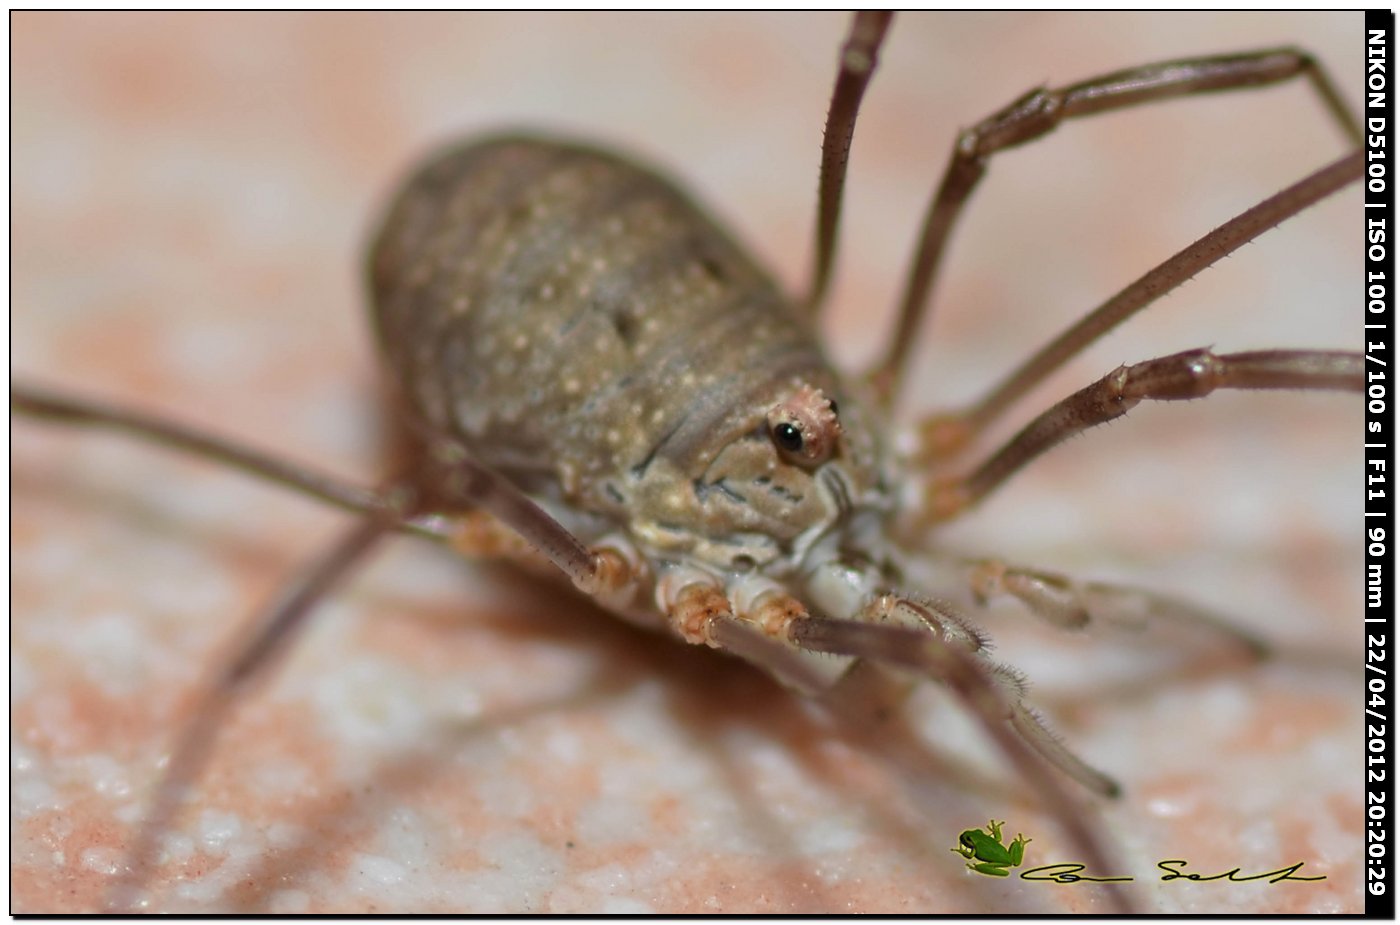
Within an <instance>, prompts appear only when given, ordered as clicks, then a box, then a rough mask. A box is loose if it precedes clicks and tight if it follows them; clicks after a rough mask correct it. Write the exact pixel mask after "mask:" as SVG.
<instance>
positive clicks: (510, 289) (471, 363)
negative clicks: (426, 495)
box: [370, 137, 841, 517]
mask: <svg viewBox="0 0 1400 925" xmlns="http://www.w3.org/2000/svg"><path fill="white" fill-rule="evenodd" d="M370 275H371V280H370V283H371V289H372V294H373V300H374V307H373V311H374V316H375V324H376V327H377V331H378V336H379V339H380V344H381V347H382V349H383V352H384V354H385V356H386V357H387V361H388V363H389V365H390V367H391V369H392V372H393V375H394V378H395V379H396V384H397V386H398V387H399V389H400V391H401V393H402V395H403V397H404V398H405V399H406V401H407V403H408V404H409V405H410V407H411V412H412V414H413V416H414V417H415V418H417V420H418V423H419V424H421V425H424V426H426V427H428V428H429V429H431V430H432V431H436V432H445V433H449V434H451V435H452V436H454V437H456V438H458V439H460V440H461V441H463V442H464V443H465V444H466V445H467V446H469V447H470V448H471V449H472V451H473V452H474V454H475V455H476V456H477V457H478V458H479V459H480V460H481V461H482V462H485V463H487V464H488V465H492V466H495V467H497V468H498V469H499V470H500V471H502V472H503V473H505V474H508V475H509V476H511V478H512V479H513V480H515V481H517V483H519V484H521V485H522V486H525V487H528V489H529V490H532V491H535V492H538V493H543V494H546V495H549V494H554V493H556V492H557V493H558V496H559V497H562V498H563V499H565V500H568V501H570V502H571V503H576V504H581V505H582V506H583V507H585V508H587V509H589V510H593V511H598V512H604V511H607V512H614V513H616V514H618V515H619V516H624V517H625V516H626V510H625V509H626V507H627V506H628V505H629V503H630V502H631V500H632V495H633V494H634V492H635V491H636V489H637V485H638V478H637V476H638V475H639V474H645V470H646V469H647V468H648V467H649V466H650V465H651V464H652V463H654V462H655V461H656V460H658V459H661V458H664V459H665V460H666V461H668V462H669V463H671V464H672V465H673V466H674V467H676V469H677V470H679V471H680V472H684V473H688V474H690V475H691V476H692V477H694V476H698V475H699V474H700V473H701V472H702V471H703V470H704V468H705V466H706V464H707V463H708V461H709V456H711V455H713V453H714V452H716V451H717V449H716V448H718V447H722V446H723V445H725V444H726V443H727V442H730V441H732V440H733V439H735V437H736V434H735V433H734V429H735V428H736V427H743V428H749V427H750V426H751V425H750V419H751V417H752V409H753V408H754V407H763V406H765V405H766V404H771V403H772V402H773V401H774V400H775V399H776V397H777V396H778V395H780V394H781V393H783V392H784V390H787V389H790V388H791V387H792V383H793V382H796V381H801V382H806V383H810V384H812V385H814V386H817V387H820V388H823V389H825V390H827V392H828V394H836V393H839V392H840V391H841V390H840V389H839V387H838V384H837V383H836V382H835V381H834V374H833V373H831V372H830V371H829V368H828V365H827V363H826V361H825V359H824V358H823V357H822V355H821V352H820V349H819V348H818V346H817V344H816V341H815V339H814V338H813V336H812V335H811V333H810V332H809V331H808V330H807V329H806V328H805V326H804V324H803V322H801V321H799V320H798V319H797V317H796V314H795V312H794V311H793V309H792V308H791V307H790V306H789V305H788V304H787V302H786V301H785V300H784V299H783V297H782V295H781V294H780V293H779V291H778V289H777V287H776V286H775V285H774V284H773V282H772V281H771V280H770V279H769V278H768V276H767V275H765V274H764V273H763V272H762V271H761V270H759V269H758V268H757V267H755V266H754V264H753V263H752V262H751V261H750V260H749V259H748V258H747V257H745V256H744V255H743V254H742V253H741V252H740V250H739V249H738V247H737V246H736V245H734V244H733V243H732V242H731V241H730V239H729V238H728V237H727V236H726V235H725V234H724V233H723V232H721V231H720V230H719V229H718V228H716V227H715V225H714V223H713V222H712V221H711V220H710V219H709V218H708V217H707V216H705V215H704V214H703V213H702V212H701V211H700V210H699V209H697V208H696V207H695V206H694V205H693V204H692V203H691V202H690V201H689V200H688V199H687V198H685V197H684V196H683V195H682V194H681V193H679V192H678V191H677V190H676V189H675V188H674V187H673V186H671V185H670V184H669V183H667V182H666V181H664V180H662V179H661V178H660V177H658V176H657V175H655V174H653V173H651V172H649V171H647V170H644V169H642V168H639V167H637V166H634V165H632V164H631V163H629V162H627V161H625V160H623V159H621V158H619V157H617V156H615V155H611V154H607V153H604V152H601V151H598V150H594V149H590V148H586V147H581V146H577V145H570V144H561V143H556V142H551V141H545V140H540V139H533V138H523V137H499V138H493V139H489V140H486V141H481V142H477V143H473V144H467V145H465V146H460V147H457V148H455V149H452V150H449V151H448V152H446V153H444V154H441V155H439V156H437V157H436V158H434V159H433V160H432V161H430V162H429V163H428V164H427V165H426V166H425V167H424V168H422V169H421V170H420V171H419V172H418V173H417V174H416V175H415V176H414V177H413V179H412V180H411V181H410V182H409V183H408V185H407V187H406V188H405V189H404V191H403V192H402V193H401V194H400V196H399V198H398V199H397V201H396V202H395V203H394V205H393V207H392V209H391V210H390V213H389V216H388V218H387V219H386V221H385V223H384V225H383V227H382V229H381V230H380V232H379V235H378V237H377V239H376V240H375V243H374V248H373V252H372V255H371V264H370Z"/></svg>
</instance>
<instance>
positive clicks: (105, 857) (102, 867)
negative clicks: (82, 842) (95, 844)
mask: <svg viewBox="0 0 1400 925" xmlns="http://www.w3.org/2000/svg"><path fill="white" fill-rule="evenodd" d="M79 863H80V864H81V865H82V866H83V868H84V869H85V870H91V871H96V872H97V873H99V874H109V875H110V874H115V873H116V872H117V852H116V851H115V850H114V849H112V848H85V849H83V854H82V857H81V858H80V859H79Z"/></svg>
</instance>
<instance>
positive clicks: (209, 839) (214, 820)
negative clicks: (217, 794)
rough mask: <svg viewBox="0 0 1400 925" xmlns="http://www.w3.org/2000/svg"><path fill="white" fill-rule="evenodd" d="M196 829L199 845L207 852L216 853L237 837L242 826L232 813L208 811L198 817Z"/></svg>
mask: <svg viewBox="0 0 1400 925" xmlns="http://www.w3.org/2000/svg"><path fill="white" fill-rule="evenodd" d="M197 829H198V832H199V842H200V844H201V845H203V846H204V847H205V848H206V849H208V850H211V851H218V850H220V849H223V848H226V847H227V846H228V845H229V843H230V842H232V841H233V839H235V838H237V837H238V834H239V832H241V831H242V829H243V824H242V823H241V822H240V821H239V818H238V817H237V816H236V815H234V814H233V813H224V812H219V811H218V810H213V809H210V810H205V811H204V812H203V813H202V814H201V815H200V817H199V825H198V827H197Z"/></svg>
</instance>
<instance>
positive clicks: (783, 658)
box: [663, 581, 1133, 913]
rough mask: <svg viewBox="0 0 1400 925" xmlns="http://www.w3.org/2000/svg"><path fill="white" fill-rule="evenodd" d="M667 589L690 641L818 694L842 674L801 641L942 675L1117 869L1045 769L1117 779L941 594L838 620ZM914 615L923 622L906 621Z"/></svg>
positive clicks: (789, 602) (1104, 782) (1028, 777)
mask: <svg viewBox="0 0 1400 925" xmlns="http://www.w3.org/2000/svg"><path fill="white" fill-rule="evenodd" d="M666 598H669V599H666ZM666 598H663V603H664V605H665V606H666V609H667V610H668V613H669V614H670V617H671V621H672V625H673V626H674V627H676V628H677V629H678V631H681V630H682V627H684V630H683V631H682V635H683V637H684V638H685V639H686V640H687V641H688V642H692V643H696V644H700V643H704V644H708V645H711V646H715V647H717V648H721V649H725V650H727V651H730V652H734V653H735V654H737V655H739V656H741V657H743V658H745V659H747V660H749V661H752V662H755V663H756V664H759V665H761V666H763V667H764V668H766V669H768V670H769V671H770V673H773V674H775V675H777V676H778V677H780V678H783V679H784V680H785V682H787V683H789V684H790V685H792V686H795V687H797V688H798V689H801V690H804V692H805V693H807V694H809V695H813V696H816V695H819V694H820V693H821V691H822V690H823V689H825V688H826V687H829V686H830V683H831V681H832V680H833V679H830V678H828V679H826V680H825V681H823V680H822V679H820V678H818V677H816V676H814V675H812V674H809V673H808V672H810V671H811V670H812V669H811V668H810V667H809V666H806V665H802V664H801V663H800V662H797V663H793V660H792V658H791V656H792V654H793V652H792V650H793V648H796V649H801V650H806V651H809V652H824V653H828V654H833V655H845V656H850V657H853V658H856V659H860V660H868V661H871V662H874V663H876V664H881V665H886V666H891V667H896V668H903V669H907V670H911V671H914V672H916V673H918V674H922V675H924V676H925V677H928V678H931V679H933V680H937V681H939V682H941V683H943V684H944V685H946V686H947V687H948V688H950V689H951V690H952V691H953V692H954V694H955V695H956V696H957V697H958V698H959V699H960V700H961V701H962V702H963V704H964V706H965V707H966V708H967V709H968V710H969V712H971V713H972V715H973V716H975V717H976V718H977V719H978V720H979V721H980V724H981V726H982V728H983V729H985V730H986V732H987V734H988V735H989V736H990V737H991V738H992V740H993V742H994V743H995V744H996V746H997V748H998V749H999V750H1000V751H1001V752H1002V753H1003V755H1004V756H1005V757H1006V759H1007V760H1008V761H1009V762H1010V764H1011V766H1012V767H1013V768H1014V769H1015V770H1016V772H1017V773H1018V774H1019V776H1020V777H1021V779H1022V780H1024V781H1025V782H1026V783H1027V784H1029V785H1030V786H1031V787H1032V788H1033V789H1034V790H1035V791H1036V792H1037V794H1038V795H1039V797H1040V798H1041V800H1042V801H1043V804H1044V805H1045V807H1046V808H1047V810H1048V811H1049V812H1050V813H1051V815H1053V816H1054V817H1055V818H1056V819H1057V820H1058V821H1059V822H1060V824H1061V825H1062V826H1063V827H1064V829H1065V832H1066V834H1067V835H1068V836H1069V839H1070V841H1071V842H1072V843H1073V844H1074V846H1075V847H1076V848H1077V849H1079V850H1080V851H1081V852H1082V853H1083V856H1084V857H1085V858H1087V859H1088V866H1090V867H1092V868H1094V869H1096V870H1097V871H1098V872H1106V871H1108V870H1110V869H1112V868H1111V865H1110V863H1109V861H1108V852H1106V851H1105V850H1104V848H1103V844H1102V842H1101V840H1100V838H1099V836H1097V835H1096V834H1095V832H1094V829H1093V828H1092V827H1091V826H1090V825H1088V824H1087V823H1086V821H1085V819H1086V817H1087V816H1088V815H1089V813H1088V811H1086V809H1085V807H1083V806H1082V805H1080V803H1079V802H1078V801H1076V800H1075V799H1074V798H1073V797H1071V796H1070V794H1069V793H1068V792H1067V791H1066V790H1065V788H1064V786H1063V785H1062V784H1061V783H1060V781H1059V780H1058V779H1056V778H1055V776H1054V775H1053V774H1047V773H1045V771H1046V765H1047V764H1048V765H1051V766H1053V767H1055V768H1057V769H1059V770H1060V771H1061V772H1063V773H1064V774H1066V775H1068V776H1069V777H1071V778H1073V779H1074V780H1076V781H1077V782H1079V783H1080V784H1082V785H1084V786H1085V787H1086V788H1087V789H1089V790H1091V791H1093V792H1095V793H1097V794H1099V795H1100V796H1106V797H1113V796H1117V795H1118V793H1119V788H1118V784H1117V783H1116V782H1115V781H1114V780H1113V779H1112V778H1109V777H1108V776H1107V775H1105V774H1103V773H1101V772H1099V771H1097V770H1095V769H1094V768H1092V767H1090V766H1089V765H1087V764H1085V763H1084V762H1083V761H1081V760H1080V759H1079V758H1078V757H1076V756H1075V755H1074V754H1073V753H1072V752H1070V751H1069V749H1067V748H1065V746H1064V745H1063V744H1061V743H1060V741H1059V740H1058V739H1057V738H1055V736H1054V735H1053V734H1052V733H1051V732H1050V731H1049V730H1047V729H1046V728H1045V726H1044V725H1043V724H1042V723H1041V722H1040V720H1039V719H1038V718H1037V717H1036V716H1035V714H1034V713H1032V712H1031V711H1030V710H1029V709H1028V708H1027V707H1026V706H1025V705H1024V704H1023V703H1022V702H1021V698H1022V697H1023V695H1024V693H1025V684H1024V682H1023V681H1022V680H1021V678H1020V676H1019V675H1017V674H1016V673H1015V672H1014V671H1012V670H1010V669H1008V668H1005V667H1004V666H999V665H996V664H995V663H993V662H991V661H989V660H987V659H986V658H985V657H983V656H984V654H985V646H984V643H983V640H982V639H981V637H980V636H979V635H977V634H976V633H975V632H974V633H971V634H969V633H968V632H967V631H966V625H965V624H964V622H963V621H962V620H961V618H959V617H957V615H956V614H954V613H952V612H951V611H948V610H946V609H945V608H942V607H940V606H938V605H935V604H933V603H932V602H920V601H916V600H914V599H912V598H910V597H908V596H906V595H898V594H883V595H877V596H876V597H875V598H873V599H872V600H871V601H870V602H869V603H868V604H867V605H866V606H865V607H864V608H863V609H862V611H861V613H860V614H858V615H857V617H856V618H855V619H851V620H833V619H825V618H818V617H813V616H812V615H811V614H810V613H809V612H808V611H807V609H806V608H805V607H804V606H803V605H802V604H801V603H800V602H799V601H797V600H796V599H795V598H792V597H790V596H788V595H786V594H783V593H773V592H770V593H767V594H763V595H761V596H760V597H759V598H757V599H756V600H754V601H753V602H751V605H750V606H749V607H748V608H746V609H744V612H742V613H740V614H737V615H736V613H735V608H734V607H732V606H731V605H730V603H729V601H728V600H727V599H726V598H725V597H724V595H723V593H722V592H721V591H720V590H719V589H718V587H716V586H713V585H707V584H706V583H704V582H702V581H698V582H696V583H691V584H685V585H684V586H683V587H678V588H676V589H674V590H673V592H672V593H671V594H669V595H666ZM901 611H903V613H901ZM907 617H912V618H913V622H914V623H916V624H918V626H917V628H916V627H915V626H910V625H907V624H902V620H903V618H907ZM789 668H791V670H792V673H789ZM1123 879H1129V878H1123ZM1107 889H1108V890H1109V895H1110V896H1111V897H1112V901H1113V903H1114V904H1115V906H1116V907H1117V908H1118V911H1120V912H1124V913H1126V912H1131V911H1132V909H1133V906H1132V902H1131V899H1130V897H1129V896H1128V895H1127V894H1126V893H1124V892H1122V891H1121V888H1118V887H1116V886H1108V887H1107Z"/></svg>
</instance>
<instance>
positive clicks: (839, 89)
mask: <svg viewBox="0 0 1400 925" xmlns="http://www.w3.org/2000/svg"><path fill="white" fill-rule="evenodd" d="M893 18H894V14H893V13H883V12H876V11H869V10H867V11H865V12H861V13H856V14H855V15H854V16H853V17H852V19H851V31H850V32H849V33H847V35H846V42H845V44H843V45H842V46H841V59H840V62H841V65H840V70H838V71H837V74H836V86H835V88H834V89H833V90H832V91H831V105H830V108H829V109H828V110H827V113H826V131H825V132H824V133H823V134H822V167H821V176H820V179H819V180H818V187H817V188H818V194H817V252H816V255H815V257H814V258H813V263H812V279H811V282H810V283H809V284H808V286H807V294H806V298H805V299H804V304H805V305H806V306H807V311H808V313H809V314H812V315H815V314H816V313H817V312H818V311H820V310H821V304H822V299H823V297H824V296H825V295H826V287H827V284H828V283H829V282H830V281H831V268H832V264H833V262H834V261H835V258H836V227H837V225H838V224H839V223H840V220H841V195H842V191H843V190H844V189H845V187H846V165H847V162H848V159H849V158H850V154H851V138H852V137H853V136H854V134H855V130H856V114H857V113H858V112H859V111H860V101H861V97H863V96H865V88H866V85H867V84H869V83H870V77H871V75H872V74H874V73H875V65H876V63H877V61H878V59H879V52H880V45H881V44H882V43H883V42H884V40H885V30H886V29H888V28H889V26H890V21H891V20H892V19H893Z"/></svg>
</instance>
